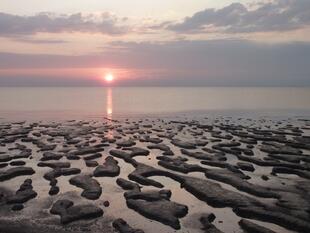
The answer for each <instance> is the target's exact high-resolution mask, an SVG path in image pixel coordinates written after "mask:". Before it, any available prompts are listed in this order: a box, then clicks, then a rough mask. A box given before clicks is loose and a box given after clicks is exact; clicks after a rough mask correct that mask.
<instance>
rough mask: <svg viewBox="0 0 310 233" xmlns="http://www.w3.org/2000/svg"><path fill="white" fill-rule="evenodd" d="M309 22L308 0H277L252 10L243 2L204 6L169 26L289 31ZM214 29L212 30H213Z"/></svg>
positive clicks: (191, 29) (190, 30)
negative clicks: (211, 7)
mask: <svg viewBox="0 0 310 233" xmlns="http://www.w3.org/2000/svg"><path fill="white" fill-rule="evenodd" d="M307 26H310V1H309V0H274V1H272V2H269V3H261V4H260V5H259V6H258V7H257V8H256V9H254V10H250V9H248V8H247V7H246V6H244V5H243V4H241V3H233V4H231V5H229V6H227V7H224V8H221V9H205V10H203V11H200V12H197V13H195V14H194V15H193V16H192V17H187V18H185V19H184V21H183V22H181V23H175V24H171V25H169V26H168V27H167V29H169V30H173V31H177V32H183V33H201V32H203V31H205V30H206V28H208V27H209V28H210V27H212V29H213V30H220V31H223V32H227V33H245V32H266V31H286V30H293V29H299V28H303V27H307ZM212 29H211V30H212Z"/></svg>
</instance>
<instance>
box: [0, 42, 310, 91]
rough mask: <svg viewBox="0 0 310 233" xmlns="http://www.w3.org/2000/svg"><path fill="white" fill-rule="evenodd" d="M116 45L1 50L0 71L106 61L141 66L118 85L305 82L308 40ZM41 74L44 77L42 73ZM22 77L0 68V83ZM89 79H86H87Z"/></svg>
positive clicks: (309, 66) (308, 65)
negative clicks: (94, 49) (67, 50)
mask: <svg viewBox="0 0 310 233" xmlns="http://www.w3.org/2000/svg"><path fill="white" fill-rule="evenodd" d="M115 45H117V46H116V47H117V49H115V50H109V51H106V52H102V54H97V55H81V56H62V55H57V56H56V55H44V54H42V55H32V54H13V53H0V71H1V69H2V70H6V69H16V70H18V69H65V68H68V67H70V68H72V69H74V68H85V67H87V68H90V69H91V68H93V69H96V68H104V67H110V68H115V69H125V70H128V71H131V70H141V71H142V72H140V73H139V74H138V73H136V74H135V73H133V74H132V75H131V77H128V79H124V80H118V82H117V84H118V85H132V86H136V85H148V86H152V85H159V86H166V85H171V86H201V85H204V86H217V85H219V86H310V77H309V74H310V43H297V42H291V43H283V44H265V43H255V42H251V41H247V40H213V41H174V42H166V43H161V44H158V43H125V42H114V46H115ZM120 47H121V48H122V49H119V48H120ZM154 71H156V72H154ZM72 75H76V76H77V77H79V78H80V79H83V80H84V81H85V82H83V85H84V84H85V85H87V80H88V79H90V78H91V77H92V76H91V75H89V76H87V75H84V76H83V77H80V76H79V75H80V74H79V73H77V74H72ZM41 76H42V77H44V73H42V75H41ZM46 76H48V75H46ZM22 77H23V75H22V74H16V75H11V76H10V77H8V76H7V75H5V74H1V72H0V85H5V83H7V82H8V81H9V80H11V81H10V82H11V83H12V84H14V83H15V84H18V82H17V81H16V80H17V78H19V80H20V79H22ZM47 78H48V77H47ZM55 78H56V77H55ZM62 78H63V80H64V81H63V82H64V83H65V82H66V83H68V82H69V81H68V80H69V79H70V82H71V83H72V84H73V85H74V83H75V81H74V80H75V79H74V78H72V77H66V76H63V77H62ZM4 80H6V81H5V82H4ZM31 80H32V79H31V77H28V80H27V82H28V84H30V85H31V84H34V83H36V82H37V80H38V79H33V80H32V81H31ZM42 80H44V79H42ZM61 80H62V79H59V85H61V83H62V81H61ZM88 84H89V85H91V82H89V83H88Z"/></svg>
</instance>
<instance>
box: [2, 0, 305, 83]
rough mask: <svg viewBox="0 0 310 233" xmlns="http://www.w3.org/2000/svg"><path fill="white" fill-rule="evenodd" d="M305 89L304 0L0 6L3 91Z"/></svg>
mask: <svg viewBox="0 0 310 233" xmlns="http://www.w3.org/2000/svg"><path fill="white" fill-rule="evenodd" d="M107 74H113V75H114V77H115V80H114V81H113V82H114V83H113V85H116V86H201V85H203V86H310V0H258V1H256V0H243V1H240V0H239V1H236V0H235V1H231V0H192V1H189V0H157V1H150V0H131V1H123V0H122V1H121V0H113V1H109V0H105V1H103V0H66V1H63V0H53V1H50V0H23V1H20V0H1V1H0V86H98V85H105V80H104V77H105V76H106V75H107Z"/></svg>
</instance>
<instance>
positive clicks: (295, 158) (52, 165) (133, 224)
mask: <svg viewBox="0 0 310 233" xmlns="http://www.w3.org/2000/svg"><path fill="white" fill-rule="evenodd" d="M309 179H310V121H309V120H308V119H299V118H290V119H276V118H271V117H270V118H268V117H264V118H237V117H212V118H208V117H207V116H206V117H199V118H191V117H189V118H185V117H178V118H143V119H120V120H111V119H104V120H89V121H87V120H83V121H79V120H71V121H58V122H50V121H49V122H43V121H37V122H30V121H25V122H5V121H4V120H2V123H0V205H1V208H0V232H1V233H2V232H3V233H11V232H18V233H19V232H33V233H37V232H38V233H39V232H94V233H96V232H136V233H138V232H151V233H156V232H227V233H228V232H310V223H309V222H310V201H309V200H310V199H309V193H310V182H309Z"/></svg>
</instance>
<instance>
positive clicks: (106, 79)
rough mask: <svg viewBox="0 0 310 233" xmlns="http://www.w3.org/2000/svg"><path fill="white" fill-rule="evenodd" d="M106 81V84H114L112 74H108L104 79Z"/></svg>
mask: <svg viewBox="0 0 310 233" xmlns="http://www.w3.org/2000/svg"><path fill="white" fill-rule="evenodd" d="M104 80H105V81H106V82H109V83H110V82H112V81H113V80H114V76H113V75H112V74H107V75H106V76H105V77H104Z"/></svg>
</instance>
